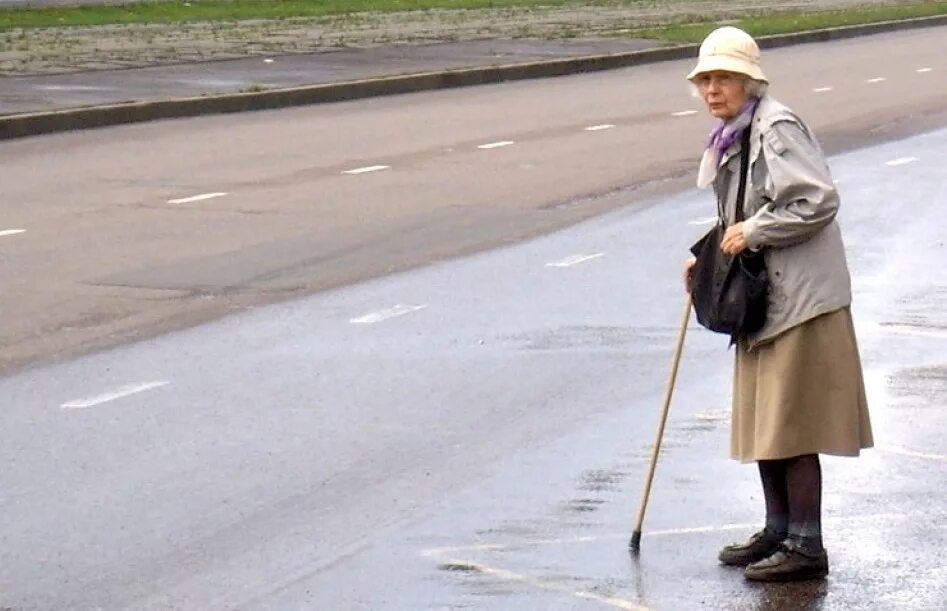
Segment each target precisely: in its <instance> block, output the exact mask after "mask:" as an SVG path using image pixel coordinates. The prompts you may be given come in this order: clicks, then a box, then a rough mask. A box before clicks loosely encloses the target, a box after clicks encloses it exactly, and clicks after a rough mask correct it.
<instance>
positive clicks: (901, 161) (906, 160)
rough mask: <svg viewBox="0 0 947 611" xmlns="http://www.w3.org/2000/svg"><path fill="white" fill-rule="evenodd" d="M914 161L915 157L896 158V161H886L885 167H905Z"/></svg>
mask: <svg viewBox="0 0 947 611" xmlns="http://www.w3.org/2000/svg"><path fill="white" fill-rule="evenodd" d="M914 161H917V157H898V158H897V159H892V160H891V161H886V162H885V165H890V166H897V165H907V164H909V163H912V162H914Z"/></svg>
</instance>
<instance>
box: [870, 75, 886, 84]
mask: <svg viewBox="0 0 947 611" xmlns="http://www.w3.org/2000/svg"><path fill="white" fill-rule="evenodd" d="M886 80H888V79H886V78H885V77H883V76H876V77H875V78H870V79H867V80H866V81H865V82H866V83H880V82H882V81H886Z"/></svg>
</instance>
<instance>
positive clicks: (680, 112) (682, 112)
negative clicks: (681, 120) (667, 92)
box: [671, 110, 697, 117]
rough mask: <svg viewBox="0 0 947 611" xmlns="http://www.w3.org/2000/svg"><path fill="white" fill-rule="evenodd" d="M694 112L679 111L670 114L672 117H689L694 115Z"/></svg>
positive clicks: (695, 112)
mask: <svg viewBox="0 0 947 611" xmlns="http://www.w3.org/2000/svg"><path fill="white" fill-rule="evenodd" d="M696 114H697V111H696V110H681V111H679V112H672V113H671V116H672V117H689V116H690V115H696Z"/></svg>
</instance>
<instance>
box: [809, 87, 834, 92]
mask: <svg viewBox="0 0 947 611" xmlns="http://www.w3.org/2000/svg"><path fill="white" fill-rule="evenodd" d="M812 91H814V92H816V93H824V92H826V91H832V88H831V87H816V88H815V89H813V90H812Z"/></svg>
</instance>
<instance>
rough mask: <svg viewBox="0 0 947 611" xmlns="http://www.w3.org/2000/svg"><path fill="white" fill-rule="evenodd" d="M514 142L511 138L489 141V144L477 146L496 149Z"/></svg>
mask: <svg viewBox="0 0 947 611" xmlns="http://www.w3.org/2000/svg"><path fill="white" fill-rule="evenodd" d="M511 144H514V142H513V141H512V140H501V141H500V142H490V143H489V144H481V145H480V146H478V147H477V148H478V149H498V148H502V147H504V146H510V145H511Z"/></svg>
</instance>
